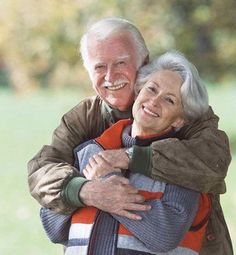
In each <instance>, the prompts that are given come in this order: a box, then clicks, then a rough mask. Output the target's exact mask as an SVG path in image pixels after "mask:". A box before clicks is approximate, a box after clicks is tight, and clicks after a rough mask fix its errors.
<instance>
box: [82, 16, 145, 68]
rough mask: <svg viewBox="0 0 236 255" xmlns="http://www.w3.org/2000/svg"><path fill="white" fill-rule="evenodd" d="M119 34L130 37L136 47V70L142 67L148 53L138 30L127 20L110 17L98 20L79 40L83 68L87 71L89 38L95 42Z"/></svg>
mask: <svg viewBox="0 0 236 255" xmlns="http://www.w3.org/2000/svg"><path fill="white" fill-rule="evenodd" d="M119 33H127V34H128V35H129V36H130V38H131V39H132V40H133V42H134V45H135V47H136V55H137V68H139V67H140V66H142V65H143V63H144V61H145V60H146V59H147V58H148V56H149V51H148V49H147V46H146V44H145V41H144V39H143V37H142V35H141V33H140V32H139V30H138V29H137V28H136V27H135V26H134V25H133V24H132V23H131V22H129V21H128V20H125V19H121V18H116V17H111V18H105V19H102V20H99V21H98V22H96V23H94V24H93V25H92V26H91V27H90V28H89V30H88V31H87V33H85V34H84V35H83V36H82V38H81V40H80V53H81V56H82V59H83V63H84V66H85V68H86V69H87V70H89V59H88V40H89V38H91V37H93V38H96V40H101V41H102V40H104V39H106V38H108V37H110V36H113V35H117V34H119Z"/></svg>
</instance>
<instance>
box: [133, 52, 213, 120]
mask: <svg viewBox="0 0 236 255" xmlns="http://www.w3.org/2000/svg"><path fill="white" fill-rule="evenodd" d="M160 70H169V71H173V72H176V73H178V74H179V75H180V77H181V78H182V81H183V83H182V85H181V89H180V91H181V99H182V105H183V110H184V115H185V118H186V119H187V120H188V121H193V120H196V119H198V118H199V117H201V116H202V115H203V114H204V113H205V112H207V110H208V108H209V105H208V94H207V90H206V88H205V86H204V84H203V82H202V80H201V78H200V77H199V74H198V71H197V69H196V67H195V66H194V65H193V64H192V63H190V62H189V61H188V60H187V59H186V58H185V57H184V55H183V54H181V53H179V52H177V51H169V52H167V53H165V54H163V55H161V56H160V57H158V58H156V59H154V60H153V61H152V62H151V63H149V64H147V65H145V66H143V67H141V68H140V69H139V73H138V77H137V81H136V88H135V89H136V93H138V92H139V91H140V90H141V89H142V87H143V86H144V84H145V83H146V82H147V80H148V79H149V77H150V76H151V75H152V74H154V73H155V72H157V71H160Z"/></svg>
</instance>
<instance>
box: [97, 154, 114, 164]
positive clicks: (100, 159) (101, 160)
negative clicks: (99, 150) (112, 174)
mask: <svg viewBox="0 0 236 255" xmlns="http://www.w3.org/2000/svg"><path fill="white" fill-rule="evenodd" d="M93 158H94V160H95V161H96V163H97V164H108V162H107V161H106V160H105V159H104V158H103V157H102V156H101V155H100V154H96V155H94V156H93ZM109 165H110V164H109Z"/></svg>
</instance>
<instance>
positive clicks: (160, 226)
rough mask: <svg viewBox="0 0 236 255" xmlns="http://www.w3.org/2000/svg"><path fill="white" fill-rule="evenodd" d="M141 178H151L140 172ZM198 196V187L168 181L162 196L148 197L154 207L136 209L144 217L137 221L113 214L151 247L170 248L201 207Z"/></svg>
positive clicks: (183, 233) (147, 202) (183, 232)
mask: <svg viewBox="0 0 236 255" xmlns="http://www.w3.org/2000/svg"><path fill="white" fill-rule="evenodd" d="M138 178H139V180H140V179H143V180H145V181H147V179H149V178H147V177H145V176H142V175H138ZM150 180H151V179H150ZM152 181H153V180H151V182H152ZM158 183H159V182H155V184H154V183H153V184H152V185H154V186H155V185H159V184H160V183H159V184H158ZM154 186H153V187H154ZM198 199H199V193H197V192H195V191H192V190H189V189H185V188H182V187H179V186H175V185H170V184H166V187H165V191H164V194H163V196H162V197H161V199H152V200H148V201H146V204H147V205H151V207H152V208H151V210H149V211H146V212H136V213H137V214H138V215H140V216H141V217H142V220H139V221H134V220H130V219H127V218H126V217H120V216H118V215H115V214H112V216H113V217H114V218H115V219H116V220H118V221H119V222H120V223H121V224H122V225H124V226H125V227H126V228H127V229H128V230H129V231H130V232H131V233H132V234H133V235H134V236H135V237H136V238H138V239H139V240H140V241H141V242H143V243H144V245H145V246H146V247H147V248H148V249H149V250H151V251H154V252H167V251H169V250H172V249H174V248H176V247H177V245H178V244H179V243H180V241H181V240H182V239H183V237H184V235H185V233H186V232H187V231H188V229H189V228H190V226H191V224H192V222H193V219H194V217H195V214H196V211H197V208H198Z"/></svg>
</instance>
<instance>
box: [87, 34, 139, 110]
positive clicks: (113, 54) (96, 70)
mask: <svg viewBox="0 0 236 255" xmlns="http://www.w3.org/2000/svg"><path fill="white" fill-rule="evenodd" d="M88 60H89V61H88V62H89V75H90V78H91V80H92V83H93V88H94V89H95V91H96V92H97V93H98V95H99V96H100V97H101V98H102V99H103V100H104V101H105V102H106V103H107V104H108V105H110V106H111V107H113V108H116V109H119V110H120V111H125V110H127V108H128V107H129V106H131V105H132V103H133V101H134V84H135V79H136V73H137V68H138V66H137V58H136V50H135V46H134V45H133V42H132V40H131V39H130V38H129V36H128V35H127V34H119V35H113V36H111V37H110V38H107V39H104V40H102V41H98V40H96V38H91V39H89V42H88Z"/></svg>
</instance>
